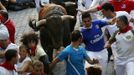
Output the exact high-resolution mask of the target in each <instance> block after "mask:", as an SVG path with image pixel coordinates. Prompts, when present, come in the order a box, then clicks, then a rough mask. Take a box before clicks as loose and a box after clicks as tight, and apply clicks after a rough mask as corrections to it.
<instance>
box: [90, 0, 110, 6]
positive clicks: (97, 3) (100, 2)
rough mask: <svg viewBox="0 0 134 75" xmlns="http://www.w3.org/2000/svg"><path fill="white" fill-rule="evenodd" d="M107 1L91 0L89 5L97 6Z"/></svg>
mask: <svg viewBox="0 0 134 75" xmlns="http://www.w3.org/2000/svg"><path fill="white" fill-rule="evenodd" d="M106 2H108V0H93V2H92V4H91V5H90V7H94V6H97V5H101V4H103V3H106Z"/></svg>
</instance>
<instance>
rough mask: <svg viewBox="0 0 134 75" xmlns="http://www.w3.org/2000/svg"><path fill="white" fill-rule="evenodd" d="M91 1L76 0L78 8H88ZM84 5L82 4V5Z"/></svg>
mask: <svg viewBox="0 0 134 75" xmlns="http://www.w3.org/2000/svg"><path fill="white" fill-rule="evenodd" d="M91 3H92V0H78V2H77V4H78V9H88V8H89V7H90V5H91ZM83 5H84V6H83Z"/></svg>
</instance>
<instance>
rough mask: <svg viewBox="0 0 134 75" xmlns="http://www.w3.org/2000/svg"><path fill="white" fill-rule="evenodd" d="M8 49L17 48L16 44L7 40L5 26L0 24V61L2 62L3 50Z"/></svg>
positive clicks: (7, 34) (7, 35)
mask: <svg viewBox="0 0 134 75" xmlns="http://www.w3.org/2000/svg"><path fill="white" fill-rule="evenodd" d="M8 49H15V50H18V46H17V45H16V44H13V43H11V42H10V41H9V33H8V30H7V28H6V26H5V25H3V24H0V63H3V62H4V56H5V52H6V51H7V50H8Z"/></svg>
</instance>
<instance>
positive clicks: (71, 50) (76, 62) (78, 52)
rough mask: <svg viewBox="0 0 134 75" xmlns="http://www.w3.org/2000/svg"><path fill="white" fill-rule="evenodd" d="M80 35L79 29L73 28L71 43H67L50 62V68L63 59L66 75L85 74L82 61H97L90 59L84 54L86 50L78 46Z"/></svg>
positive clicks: (80, 39)
mask: <svg viewBox="0 0 134 75" xmlns="http://www.w3.org/2000/svg"><path fill="white" fill-rule="evenodd" d="M81 42H82V35H81V33H80V31H78V30H75V31H73V32H72V33H71V44H70V45H68V46H67V47H66V48H65V49H64V50H63V51H62V52H61V53H60V54H59V55H58V56H57V57H56V58H55V59H54V60H53V61H52V63H51V65H50V68H51V69H52V68H53V67H54V66H55V65H56V64H57V63H58V62H60V61H63V60H65V62H66V75H86V73H85V69H84V61H85V60H87V61H88V63H90V64H94V63H97V62H98V61H97V60H96V59H95V60H91V59H90V58H89V56H88V55H87V54H86V50H85V49H84V48H83V47H82V46H80V44H81Z"/></svg>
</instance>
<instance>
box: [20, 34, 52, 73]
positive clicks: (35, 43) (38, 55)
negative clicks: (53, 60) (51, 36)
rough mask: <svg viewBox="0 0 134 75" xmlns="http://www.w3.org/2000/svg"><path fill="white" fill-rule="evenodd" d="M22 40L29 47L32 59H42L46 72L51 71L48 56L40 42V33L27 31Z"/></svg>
mask: <svg viewBox="0 0 134 75" xmlns="http://www.w3.org/2000/svg"><path fill="white" fill-rule="evenodd" d="M21 42H22V43H23V44H24V45H25V46H26V47H27V48H28V50H29V53H30V56H31V59H32V60H40V61H41V62H42V63H43V64H44V68H45V69H44V71H45V73H49V63H50V62H49V60H48V56H47V54H46V53H45V51H44V49H43V48H42V46H41V44H40V43H39V37H38V34H36V33H34V32H27V33H24V35H23V36H22V37H21Z"/></svg>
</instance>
